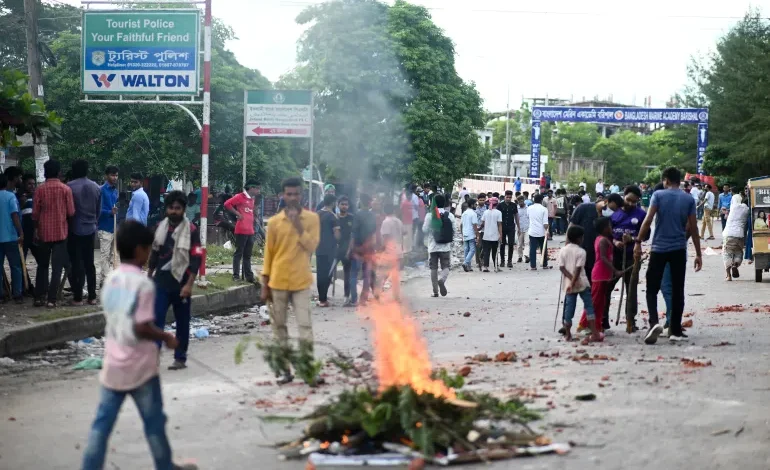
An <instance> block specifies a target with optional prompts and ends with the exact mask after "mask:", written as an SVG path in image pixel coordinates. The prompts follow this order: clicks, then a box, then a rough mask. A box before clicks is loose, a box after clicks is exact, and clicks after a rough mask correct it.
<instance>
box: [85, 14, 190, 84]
mask: <svg viewBox="0 0 770 470" xmlns="http://www.w3.org/2000/svg"><path fill="white" fill-rule="evenodd" d="M199 17H200V12H199V11H198V10H195V9H187V10H120V11H113V10H91V11H85V12H83V33H82V51H83V55H82V60H81V70H82V73H81V77H80V80H81V84H82V91H83V93H85V94H103V95H108V94H109V95H130V94H133V95H194V94H197V93H198V76H199V74H198V69H199V64H200V18H199Z"/></svg>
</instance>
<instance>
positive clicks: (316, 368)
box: [234, 337, 323, 386]
mask: <svg viewBox="0 0 770 470" xmlns="http://www.w3.org/2000/svg"><path fill="white" fill-rule="evenodd" d="M252 341H254V338H252V337H245V338H242V339H241V341H239V342H238V344H237V345H236V346H235V356H234V358H235V363H236V364H241V363H242V362H243V354H244V353H245V352H246V349H247V348H248V346H249V344H251V342H252ZM254 345H255V346H256V347H257V349H259V350H260V351H262V353H263V356H262V357H263V359H264V360H265V362H266V363H267V365H268V367H270V370H272V371H273V373H274V374H275V375H276V377H279V376H284V375H288V374H291V369H292V367H293V368H294V371H295V372H296V374H297V376H299V377H300V378H301V379H302V380H303V381H305V383H306V384H308V385H311V386H314V385H315V384H316V383H317V381H318V374H319V373H320V372H321V369H322V368H323V363H322V362H321V361H317V360H315V357H314V355H313V345H312V344H310V343H306V342H304V341H300V343H299V348H298V349H295V348H294V347H293V346H292V345H290V344H288V343H282V342H280V341H275V342H267V343H266V342H261V341H259V340H257V341H255V342H254Z"/></svg>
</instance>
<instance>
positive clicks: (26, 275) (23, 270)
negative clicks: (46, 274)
mask: <svg viewBox="0 0 770 470" xmlns="http://www.w3.org/2000/svg"><path fill="white" fill-rule="evenodd" d="M19 259H21V276H22V279H23V280H24V292H27V291H28V290H29V273H28V272H27V260H26V259H25V258H24V250H23V249H22V247H21V245H19ZM22 295H24V293H22Z"/></svg>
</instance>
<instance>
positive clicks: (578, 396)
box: [575, 393, 596, 401]
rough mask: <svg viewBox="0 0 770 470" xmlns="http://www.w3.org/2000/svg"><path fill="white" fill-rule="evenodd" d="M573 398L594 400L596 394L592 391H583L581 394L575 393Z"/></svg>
mask: <svg viewBox="0 0 770 470" xmlns="http://www.w3.org/2000/svg"><path fill="white" fill-rule="evenodd" d="M575 400H577V401H594V400H596V394H594V393H584V394H582V395H577V396H576V397H575Z"/></svg>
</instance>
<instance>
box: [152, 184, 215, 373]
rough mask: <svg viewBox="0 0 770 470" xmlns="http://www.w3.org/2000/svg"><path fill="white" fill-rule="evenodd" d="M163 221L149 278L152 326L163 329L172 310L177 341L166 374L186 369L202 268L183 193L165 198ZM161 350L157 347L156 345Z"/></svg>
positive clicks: (198, 240) (197, 238) (197, 234)
mask: <svg viewBox="0 0 770 470" xmlns="http://www.w3.org/2000/svg"><path fill="white" fill-rule="evenodd" d="M165 205H166V218H165V219H163V221H161V223H160V224H158V229H157V230H156V231H155V241H154V242H153V243H152V254H151V255H150V265H149V273H148V275H149V276H150V277H152V278H154V279H155V324H156V325H157V326H158V328H161V329H162V328H163V327H165V326H166V314H167V313H168V307H169V305H170V306H172V307H174V318H175V319H176V339H177V341H178V342H179V346H178V347H177V348H176V350H175V351H174V363H173V364H172V365H171V366H169V370H178V369H184V368H185V367H187V365H186V363H187V347H188V345H189V343H190V297H191V296H192V288H193V282H195V276H196V275H197V273H198V268H200V264H201V256H202V254H203V250H202V249H201V237H200V232H199V231H198V228H197V227H196V226H195V224H193V223H192V222H190V221H189V220H187V218H186V217H185V215H184V212H185V209H186V208H187V196H185V194H184V193H183V192H182V191H171V192H170V193H168V194H166V200H165ZM158 347H160V344H158Z"/></svg>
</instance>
